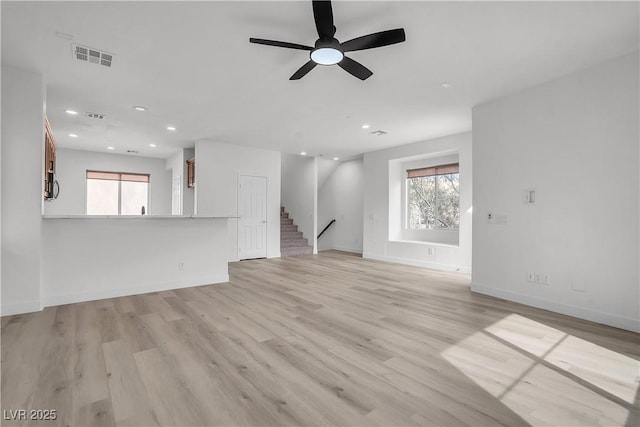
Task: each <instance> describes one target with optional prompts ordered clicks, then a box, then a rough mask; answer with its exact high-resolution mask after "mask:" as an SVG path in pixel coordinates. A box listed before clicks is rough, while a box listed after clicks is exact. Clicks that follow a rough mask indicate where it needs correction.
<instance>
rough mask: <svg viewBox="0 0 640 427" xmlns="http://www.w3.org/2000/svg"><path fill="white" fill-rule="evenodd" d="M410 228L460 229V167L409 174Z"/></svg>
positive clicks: (410, 171)
mask: <svg viewBox="0 0 640 427" xmlns="http://www.w3.org/2000/svg"><path fill="white" fill-rule="evenodd" d="M406 191H407V217H408V218H407V228H410V229H457V228H459V227H460V173H459V165H458V163H454V164H449V165H442V166H434V167H429V168H421V169H410V170H408V171H407V190H406Z"/></svg>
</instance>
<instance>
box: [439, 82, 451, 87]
mask: <svg viewBox="0 0 640 427" xmlns="http://www.w3.org/2000/svg"><path fill="white" fill-rule="evenodd" d="M441 86H442V87H443V88H445V89H449V88H450V87H451V83H449V82H444V83H442V85H441Z"/></svg>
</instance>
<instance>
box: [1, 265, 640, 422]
mask: <svg viewBox="0 0 640 427" xmlns="http://www.w3.org/2000/svg"><path fill="white" fill-rule="evenodd" d="M229 269H230V276H231V282H230V283H226V284H218V285H211V286H202V287H197V288H189V289H182V290H175V291H168V292H159V293H154V294H145V295H137V296H132V297H123V298H115V299H110V300H102V301H95V302H88V303H81V304H72V305H65V306H60V307H51V308H47V309H45V310H44V311H42V312H39V313H33V314H27V315H20V316H10V317H4V318H2V409H3V411H9V410H17V409H55V410H56V411H57V415H58V417H57V420H56V421H54V422H51V421H50V422H44V421H39V422H35V421H34V422H16V421H7V420H5V421H3V425H21V424H22V425H26V424H30V425H41V426H42V425H54V424H56V425H76V426H89V425H118V426H133V425H220V426H235V425H251V426H283V425H295V426H312V425H313V426H319V425H323V426H324V425H341V426H347V425H349V426H352V425H353V426H356V425H357V426H400V425H403V426H405V425H406V426H432V425H445V426H463V425H471V426H480V425H505V426H525V425H575V426H578V425H579V426H587V425H588V426H591V425H609V426H613V425H620V426H621V425H626V426H629V427H630V426H638V425H639V417H638V404H639V403H638V399H639V397H638V386H639V382H638V381H639V380H640V377H639V375H640V373H639V372H638V370H639V366H640V365H639V363H638V359H639V353H640V350H639V336H638V334H633V333H630V332H625V331H622V330H618V329H614V328H609V327H605V326H601V325H596V324H593V323H589V322H585V321H580V320H576V319H573V318H569V317H565V316H561V315H557V314H553V313H549V312H546V311H542V310H537V309H533V308H529V307H525V306H521V305H518V304H513V303H508V302H505V301H502V300H498V299H494V298H490V297H485V296H481V295H477V294H473V293H471V292H470V291H469V279H468V278H467V277H465V276H461V275H454V274H448V273H440V272H434V271H429V270H424V269H420V268H415V267H409V266H400V265H395V264H387V263H381V262H376V261H369V260H363V259H362V258H360V257H356V256H353V255H349V254H345V253H340V252H326V253H323V254H321V255H318V256H311V255H309V256H301V257H295V258H282V259H273V260H255V261H244V262H239V263H233V264H231V265H230V268H229ZM3 417H4V418H6V417H7V412H4V413H3Z"/></svg>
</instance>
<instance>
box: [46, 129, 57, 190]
mask: <svg viewBox="0 0 640 427" xmlns="http://www.w3.org/2000/svg"><path fill="white" fill-rule="evenodd" d="M44 127H45V135H44V198H45V199H53V198H54V197H55V195H54V191H55V190H54V183H55V178H54V177H55V173H56V140H55V138H54V137H53V132H52V131H51V125H49V120H48V119H47V118H46V117H45V121H44Z"/></svg>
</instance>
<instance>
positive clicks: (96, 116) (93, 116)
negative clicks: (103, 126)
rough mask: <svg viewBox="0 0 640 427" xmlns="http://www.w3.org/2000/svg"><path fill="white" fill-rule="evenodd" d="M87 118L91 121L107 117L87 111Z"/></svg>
mask: <svg viewBox="0 0 640 427" xmlns="http://www.w3.org/2000/svg"><path fill="white" fill-rule="evenodd" d="M87 117H89V118H91V119H100V120H102V119H104V118H105V117H107V115H106V114H100V113H92V112H90V111H87Z"/></svg>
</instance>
